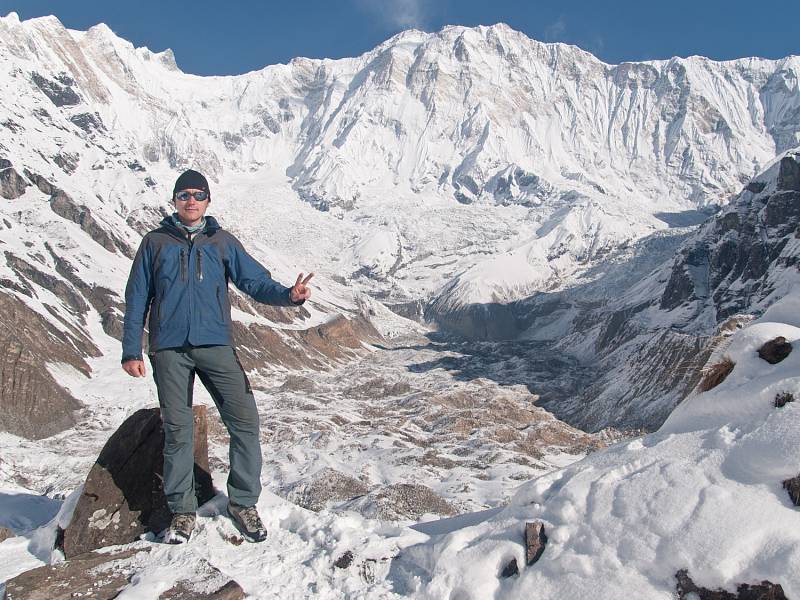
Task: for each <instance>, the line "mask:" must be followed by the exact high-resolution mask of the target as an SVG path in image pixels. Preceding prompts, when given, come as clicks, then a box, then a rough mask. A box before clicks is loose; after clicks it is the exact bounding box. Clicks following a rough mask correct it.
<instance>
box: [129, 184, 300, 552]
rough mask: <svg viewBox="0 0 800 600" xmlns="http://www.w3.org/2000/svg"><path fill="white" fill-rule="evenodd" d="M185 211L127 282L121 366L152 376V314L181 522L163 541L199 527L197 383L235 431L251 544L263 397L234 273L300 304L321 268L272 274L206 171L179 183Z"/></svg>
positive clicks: (269, 298) (159, 232) (255, 534)
mask: <svg viewBox="0 0 800 600" xmlns="http://www.w3.org/2000/svg"><path fill="white" fill-rule="evenodd" d="M172 201H173V202H174V205H175V210H176V212H175V213H174V214H173V215H172V216H171V217H167V218H165V219H164V220H163V221H161V226H160V227H159V228H158V229H155V230H153V231H151V232H149V233H148V234H147V235H145V236H144V239H143V240H142V243H141V245H140V246H139V250H138V252H137V253H136V257H135V259H134V261H133V266H132V267H131V273H130V276H129V278H128V285H127V287H126V289H125V302H126V308H125V325H124V333H123V339H122V368H123V369H124V370H125V372H126V373H128V374H129V375H131V376H133V377H144V376H145V366H144V361H143V357H142V332H143V328H144V321H145V316H146V315H147V313H148V310H149V313H150V317H149V323H148V326H149V331H150V334H149V339H150V349H149V356H150V362H151V364H152V366H153V378H154V379H155V382H156V388H157V389H158V402H159V405H160V406H161V417H162V420H163V422H164V494H165V495H166V498H167V504H168V505H169V508H170V510H171V511H172V514H173V516H172V522H171V523H170V526H169V528H168V529H167V531H166V532H165V534H164V541H165V542H167V543H172V544H179V543H183V542H187V541H188V540H189V538H190V537H191V535H192V531H193V530H194V524H195V511H196V509H197V498H196V496H195V488H194V449H193V443H192V441H193V435H192V434H193V429H194V426H193V419H192V388H193V385H194V377H195V374H197V376H198V377H199V378H200V381H201V382H202V383H203V385H204V386H205V387H206V389H207V390H208V392H209V393H210V394H211V397H212V398H213V399H214V403H215V404H216V405H217V408H218V410H219V413H220V416H221V417H222V420H223V422H224V423H225V426H226V428H227V429H228V432H229V433H230V448H229V458H230V475H229V476H228V500H229V502H228V514H229V516H230V517H231V519H232V520H233V522H234V524H236V526H237V527H238V528H239V530H240V531H241V532H242V534H243V535H244V536H245V537H246V538H247V539H248V540H249V541H252V542H260V541H263V540H264V539H265V538H266V535H267V531H266V528H265V527H264V524H263V523H262V521H261V518H260V517H259V514H258V511H257V509H256V506H255V505H256V503H257V501H258V497H259V495H260V493H261V445H260V441H259V420H258V411H257V409H256V404H255V399H254V398H253V393H252V391H251V389H250V384H249V382H248V380H247V376H246V375H245V373H244V371H243V370H242V367H241V365H240V363H239V360H238V358H237V356H236V352H235V351H234V349H233V340H232V335H231V307H230V303H229V301H228V280H232V281H233V283H234V284H235V285H236V287H238V288H239V289H240V290H242V291H243V292H245V293H247V294H249V295H250V296H252V297H253V298H254V299H255V300H257V301H259V302H263V303H266V304H273V305H278V306H299V305H300V304H303V302H305V301H306V300H307V299H308V298H309V297H310V296H311V290H310V288H309V287H308V285H307V284H308V282H309V280H310V279H311V277H313V275H314V274H313V273H311V274H309V275H308V277H306V278H305V279H303V274H302V273H300V275H299V276H298V278H297V281H296V282H295V284H294V285H293V286H292V287H291V288H288V287H285V286H283V285H281V284H279V283H277V282H276V281H274V280H273V279H272V277H271V276H270V273H269V271H268V270H267V269H265V268H264V267H263V266H262V265H261V264H259V263H258V262H257V261H256V260H255V259H253V258H252V257H251V256H250V255H249V254H247V252H246V251H245V250H244V248H243V247H242V244H241V243H240V242H239V240H237V239H236V238H235V237H234V236H233V235H231V234H230V233H228V232H227V231H225V230H223V229H222V228H221V227H220V225H219V224H218V223H217V221H216V220H215V219H214V218H213V217H210V216H209V217H206V216H205V213H206V210H207V209H208V205H209V202H210V201H211V191H210V189H209V186H208V182H207V181H206V178H205V177H203V175H201V174H200V173H198V172H197V171H192V170H189V171H186V172H185V173H183V174H182V175H181V176H180V177H178V180H177V181H176V182H175V187H174V189H173V197H172Z"/></svg>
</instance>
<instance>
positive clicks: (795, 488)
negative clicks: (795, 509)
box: [783, 475, 800, 506]
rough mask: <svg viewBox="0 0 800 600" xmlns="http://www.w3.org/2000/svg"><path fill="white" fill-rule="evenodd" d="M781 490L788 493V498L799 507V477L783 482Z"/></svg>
mask: <svg viewBox="0 0 800 600" xmlns="http://www.w3.org/2000/svg"><path fill="white" fill-rule="evenodd" d="M783 489H785V490H786V491H787V492H789V498H791V499H792V503H793V504H794V505H795V506H800V475H798V476H797V477H792V478H791V479H787V480H785V481H784V482H783Z"/></svg>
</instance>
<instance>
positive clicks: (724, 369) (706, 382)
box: [697, 356, 736, 392]
mask: <svg viewBox="0 0 800 600" xmlns="http://www.w3.org/2000/svg"><path fill="white" fill-rule="evenodd" d="M734 366H736V363H734V362H733V361H732V360H731V359H730V358H729V357H727V356H725V357H723V358H722V360H720V361H719V362H716V363H714V364H713V365H711V366H709V367H706V368H704V369H703V371H702V372H703V379H702V380H700V383H699V384H698V385H697V389H698V390H700V391H701V392H707V391H709V390H713V389H714V388H715V387H717V386H718V385H719V384H721V383H722V382H723V381H725V379H726V378H727V377H728V375H730V374H731V371H733V367H734Z"/></svg>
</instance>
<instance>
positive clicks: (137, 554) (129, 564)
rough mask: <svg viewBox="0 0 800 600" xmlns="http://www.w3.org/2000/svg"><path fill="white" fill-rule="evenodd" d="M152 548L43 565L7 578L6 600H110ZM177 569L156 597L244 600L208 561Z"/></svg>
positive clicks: (236, 586) (94, 554)
mask: <svg viewBox="0 0 800 600" xmlns="http://www.w3.org/2000/svg"><path fill="white" fill-rule="evenodd" d="M149 551H150V548H142V547H139V548H129V549H125V550H123V549H119V548H118V549H115V550H113V551H111V552H86V553H85V554H81V555H80V556H76V557H74V558H71V559H69V560H67V561H66V562H62V563H58V564H54V565H45V566H43V567H38V568H36V569H32V570H30V571H26V572H25V573H22V574H21V575H17V576H16V577H14V578H13V579H10V580H8V581H7V582H6V595H5V597H4V598H7V599H8V600H53V599H54V598H92V599H94V600H112V599H113V598H117V597H119V595H120V594H121V593H122V591H123V590H124V589H125V588H126V587H128V585H129V584H130V582H131V580H132V578H133V576H134V575H135V574H136V573H137V571H140V570H141V563H142V562H143V561H145V560H146V558H147V554H148V553H149ZM184 571H187V570H182V571H181V577H182V579H180V580H179V581H178V582H177V583H175V585H173V586H172V587H171V588H170V589H168V590H167V591H165V592H162V593H161V594H160V595H159V596H158V597H159V598H160V599H163V600H242V599H243V598H244V597H245V594H244V590H242V588H241V586H240V585H239V584H238V583H236V582H235V581H233V580H231V579H228V578H227V577H226V576H225V575H223V574H222V573H221V572H220V571H219V570H218V569H216V568H215V567H213V566H212V565H211V564H210V563H208V561H206V560H200V561H198V562H195V563H193V564H192V565H191V568H190V569H188V572H184Z"/></svg>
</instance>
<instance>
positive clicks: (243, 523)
mask: <svg viewBox="0 0 800 600" xmlns="http://www.w3.org/2000/svg"><path fill="white" fill-rule="evenodd" d="M228 516H230V518H231V520H232V521H233V524H234V525H236V528H237V529H238V530H239V531H240V532H241V534H242V535H243V536H244V537H245V539H246V540H247V541H248V542H263V541H264V540H265V539H267V528H266V527H264V523H262V522H261V517H259V516H258V510H256V507H255V506H239V505H238V504H233V503H228Z"/></svg>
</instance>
